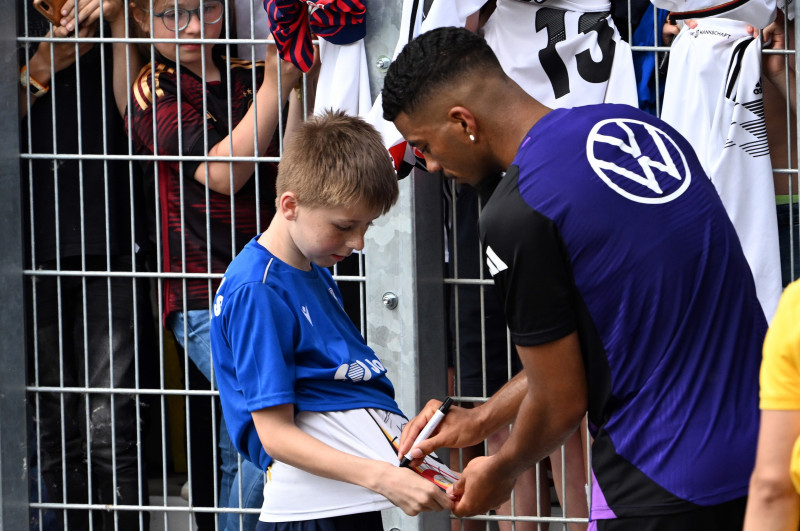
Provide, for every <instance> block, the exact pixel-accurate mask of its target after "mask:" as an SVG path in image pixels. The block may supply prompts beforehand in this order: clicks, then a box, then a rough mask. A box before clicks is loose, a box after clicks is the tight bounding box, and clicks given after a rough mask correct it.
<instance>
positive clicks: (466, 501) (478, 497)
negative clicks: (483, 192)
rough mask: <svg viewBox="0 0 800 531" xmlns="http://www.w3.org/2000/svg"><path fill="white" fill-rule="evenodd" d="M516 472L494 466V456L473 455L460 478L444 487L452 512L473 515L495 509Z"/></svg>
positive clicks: (501, 501) (508, 488) (513, 481)
mask: <svg viewBox="0 0 800 531" xmlns="http://www.w3.org/2000/svg"><path fill="white" fill-rule="evenodd" d="M515 483H516V476H515V475H513V474H511V473H508V472H504V471H503V470H502V469H501V468H500V467H499V466H498V460H497V457H496V456H488V457H475V458H474V459H472V460H471V461H470V462H469V463H467V466H466V468H464V472H463V473H462V474H461V478H460V479H459V480H458V481H456V482H455V483H454V484H453V485H451V486H450V487H449V488H448V489H447V495H448V496H450V497H451V498H452V499H453V500H454V505H453V509H452V510H453V514H455V515H456V516H460V517H463V516H474V515H476V514H483V513H486V512H487V511H489V510H491V509H496V508H497V507H499V506H500V505H502V504H503V503H504V502H505V501H507V500H508V499H509V498H510V497H511V490H512V489H513V488H514V484H515Z"/></svg>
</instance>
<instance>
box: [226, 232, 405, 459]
mask: <svg viewBox="0 0 800 531" xmlns="http://www.w3.org/2000/svg"><path fill="white" fill-rule="evenodd" d="M253 323H257V324H258V326H253ZM233 346H235V348H234V347H233ZM211 352H212V355H213V356H212V357H213V361H214V370H215V371H216V377H217V385H218V387H219V391H220V400H221V401H222V407H223V411H224V413H225V421H226V423H227V427H228V432H229V433H230V436H231V440H232V441H233V444H234V446H236V449H237V450H239V452H240V453H241V454H242V455H244V456H245V457H247V458H248V459H250V460H251V461H252V462H254V463H255V464H256V465H259V466H260V467H261V468H262V469H266V467H267V466H268V465H269V463H270V462H271V458H270V457H269V456H268V455H267V454H266V452H265V451H264V448H263V447H262V445H261V442H260V440H259V438H258V434H257V433H256V430H255V426H254V425H253V419H252V417H251V415H250V412H252V411H256V410H259V409H263V408H266V407H271V406H277V405H281V404H294V405H295V408H296V411H297V412H301V411H339V410H346V409H355V408H363V407H374V408H378V409H383V410H386V411H392V412H394V413H397V414H401V412H400V410H399V409H398V407H397V404H396V403H395V401H394V388H393V387H392V384H391V382H390V381H389V379H388V378H387V377H386V369H385V368H384V366H383V365H382V364H381V362H380V360H379V359H378V357H377V356H376V354H375V352H374V351H373V350H372V349H371V348H370V347H368V346H367V344H366V341H364V338H363V337H362V336H361V334H360V332H359V331H358V329H357V328H356V327H355V325H354V324H353V322H352V321H351V320H350V318H349V317H348V315H347V314H346V313H345V311H344V308H343V306H342V302H341V294H340V293H339V288H338V287H337V286H336V283H335V282H334V281H333V278H332V277H331V274H330V272H329V271H328V270H327V269H324V268H320V267H317V266H316V265H312V269H311V271H302V270H299V269H296V268H294V267H291V266H289V265H287V264H285V263H284V262H282V261H280V260H279V259H277V258H275V257H274V256H273V255H272V254H271V253H270V252H269V251H267V249H266V248H264V247H263V246H262V245H261V244H259V243H258V242H257V241H256V239H253V240H251V241H250V242H249V243H248V244H247V245H246V246H245V248H244V249H242V252H241V253H240V254H238V255H237V256H236V258H235V259H234V260H233V262H231V264H230V266H229V267H228V270H227V271H226V273H225V277H224V278H223V280H222V283H221V284H220V286H219V289H218V290H217V294H216V296H215V298H214V306H213V312H212V318H211ZM264 375H269V376H264Z"/></svg>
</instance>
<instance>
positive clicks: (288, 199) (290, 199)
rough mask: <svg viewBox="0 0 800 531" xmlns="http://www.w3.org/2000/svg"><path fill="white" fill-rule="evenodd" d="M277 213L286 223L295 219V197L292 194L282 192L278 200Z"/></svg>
mask: <svg viewBox="0 0 800 531" xmlns="http://www.w3.org/2000/svg"><path fill="white" fill-rule="evenodd" d="M278 213H279V214H280V215H282V216H283V217H284V218H285V219H287V220H288V221H294V220H295V219H297V196H296V195H294V192H284V193H283V194H281V196H280V197H279V198H278Z"/></svg>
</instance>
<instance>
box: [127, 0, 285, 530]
mask: <svg viewBox="0 0 800 531" xmlns="http://www.w3.org/2000/svg"><path fill="white" fill-rule="evenodd" d="M151 9H152V10H151ZM223 11H224V4H223V2H221V1H218V0H205V1H202V2H200V1H198V0H178V1H177V2H175V1H173V0H157V1H156V2H154V4H153V5H152V8H151V5H150V0H136V1H135V2H134V9H133V16H134V18H135V20H136V22H137V23H138V25H139V28H140V29H141V32H142V33H143V34H144V36H145V37H150V38H153V39H173V40H174V39H175V38H178V39H195V40H196V39H208V40H210V41H212V40H214V39H218V38H219V37H220V34H221V32H222V28H223V24H224V20H223ZM153 47H154V48H155V50H154V52H155V60H154V61H153V62H152V63H148V64H147V65H145V66H144V68H143V69H142V70H141V73H140V74H139V76H138V78H137V79H136V81H135V83H134V85H133V87H132V89H131V100H132V103H131V107H132V109H131V118H130V122H129V123H128V124H127V125H128V131H129V134H130V136H131V138H132V139H133V142H134V145H135V147H136V149H137V153H139V154H145V155H152V154H156V155H159V156H161V155H168V156H176V155H182V156H184V157H186V158H185V159H182V160H166V159H161V160H157V161H156V162H155V163H149V164H148V165H147V169H148V172H149V175H150V176H151V177H152V178H153V179H154V180H155V185H154V187H155V189H156V190H157V193H158V197H159V205H158V208H159V209H160V227H161V234H160V238H161V247H162V249H163V252H162V254H163V270H164V271H165V272H176V273H199V274H206V275H208V274H211V273H222V272H223V271H224V270H225V267H226V266H227V264H228V263H229V262H230V260H231V258H232V256H233V255H234V253H235V252H238V251H239V250H240V249H241V248H242V247H243V246H244V244H245V243H246V242H247V240H249V239H250V237H252V235H253V234H256V233H257V232H258V231H259V230H263V227H265V226H266V225H267V224H268V223H269V220H270V219H271V217H272V215H273V213H274V199H275V190H274V179H275V173H276V169H275V164H272V163H259V164H256V163H255V162H254V161H252V160H241V161H235V162H232V161H227V160H224V159H225V158H226V157H232V156H233V157H253V156H254V155H256V156H265V155H272V156H277V155H278V151H277V139H276V138H274V137H273V136H274V134H275V131H276V129H277V127H278V121H279V119H280V115H279V112H278V105H277V102H278V101H279V99H280V100H282V101H283V102H286V100H287V98H288V95H289V93H290V91H291V89H292V87H293V85H294V84H295V83H296V82H297V81H298V80H299V78H300V71H299V70H298V69H296V68H295V67H294V66H292V65H291V64H290V63H287V62H285V61H281V60H279V59H278V58H277V56H276V53H275V49H274V47H273V48H272V49H271V50H267V53H266V64H264V63H261V62H259V63H251V62H250V61H241V60H238V59H235V58H226V57H225V56H223V55H222V52H223V50H224V48H220V47H215V46H214V44H213V42H209V43H200V44H198V43H197V42H186V43H182V42H179V43H177V44H176V43H173V42H163V41H160V42H159V41H156V42H155V43H154V44H153ZM254 66H255V73H254V72H253V67H254ZM278 69H280V73H281V74H282V76H283V77H282V85H280V86H279V85H278V73H279V72H278ZM229 86H230V88H229ZM256 87H257V89H256ZM229 90H230V92H228V91H229ZM229 113H230V116H229ZM229 120H230V121H229ZM205 156H209V157H222V158H223V160H213V161H206V162H204V161H203V160H202V158H203V157H205ZM254 175H255V177H254ZM217 282H218V281H216V280H209V279H207V278H202V277H201V278H189V279H185V280H184V279H180V278H178V279H175V278H168V279H166V281H165V289H164V298H163V317H164V322H165V324H166V325H167V327H169V328H170V329H171V330H172V331H173V333H174V335H175V338H176V339H177V342H178V344H179V345H180V346H181V347H182V348H184V349H185V350H186V351H187V353H188V357H189V359H190V360H191V364H190V365H193V366H190V367H188V369H189V379H190V387H191V388H205V389H209V388H210V386H212V385H213V378H212V373H211V353H210V342H209V338H208V324H209V319H210V297H211V294H212V293H213V290H214V289H216V286H217ZM195 367H196V369H199V371H200V372H202V374H203V376H205V381H203V380H202V378H201V381H200V382H197V381H196V380H195V381H194V382H192V381H191V380H192V375H193V374H196V371H195ZM201 382H202V383H201ZM190 407H191V408H192V410H195V409H199V408H202V407H205V408H206V409H208V407H209V406H208V400H207V398H206V397H202V396H200V397H195V398H192V399H190ZM209 416H210V412H209ZM211 440H212V438H211V437H210V436H209V434H208V426H207V425H204V423H202V422H192V423H191V428H190V434H189V442H190V444H192V445H193V446H192V456H193V457H199V456H200V452H201V450H203V449H204V448H206V447H208V450H205V451H206V453H207V458H205V457H203V458H202V459H193V465H194V466H193V470H192V484H191V485H190V495H191V496H192V500H191V501H192V503H194V504H196V505H205V506H210V505H214V503H213V502H214V485H213V468H212V469H209V467H208V466H207V465H206V463H208V462H210V461H211V457H212V454H211V453H208V452H210V451H211V447H209V446H208V443H209V442H210V441H211ZM219 447H220V449H221V458H222V464H221V471H222V474H221V484H220V493H219V503H220V506H222V507H227V506H229V500H230V493H231V491H232V490H233V489H236V490H237V491H238V488H239V487H238V481H237V480H236V477H235V474H236V472H237V468H238V463H237V461H238V455H237V453H236V451H235V449H234V448H233V447H232V446H231V444H230V441H229V438H228V435H227V431H226V430H225V426H224V423H222V424H221V425H220V436H219ZM198 461H200V462H198ZM240 475H241V476H242V478H244V479H246V481H247V484H244V485H243V491H244V495H245V496H247V495H249V496H250V500H249V501H248V500H247V499H243V500H242V506H244V507H253V506H255V507H258V506H260V504H261V503H260V502H261V492H262V485H263V474H262V473H260V471H258V470H257V469H254V468H253V467H252V465H251V464H249V463H247V462H244V463H243V465H242V470H241V471H240ZM248 493H249V494H248ZM195 520H196V521H197V523H198V526H199V527H200V528H201V529H206V528H208V529H213V528H214V525H215V524H214V514H211V513H196V514H195ZM219 520H220V527H222V528H225V525H226V523H227V522H226V520H231V522H232V523H234V524H237V525H235V526H234V528H236V529H238V518H230V519H228V518H227V514H226V513H224V512H223V513H221V514H220V515H219ZM234 520H236V521H235V522H233V521H234Z"/></svg>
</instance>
